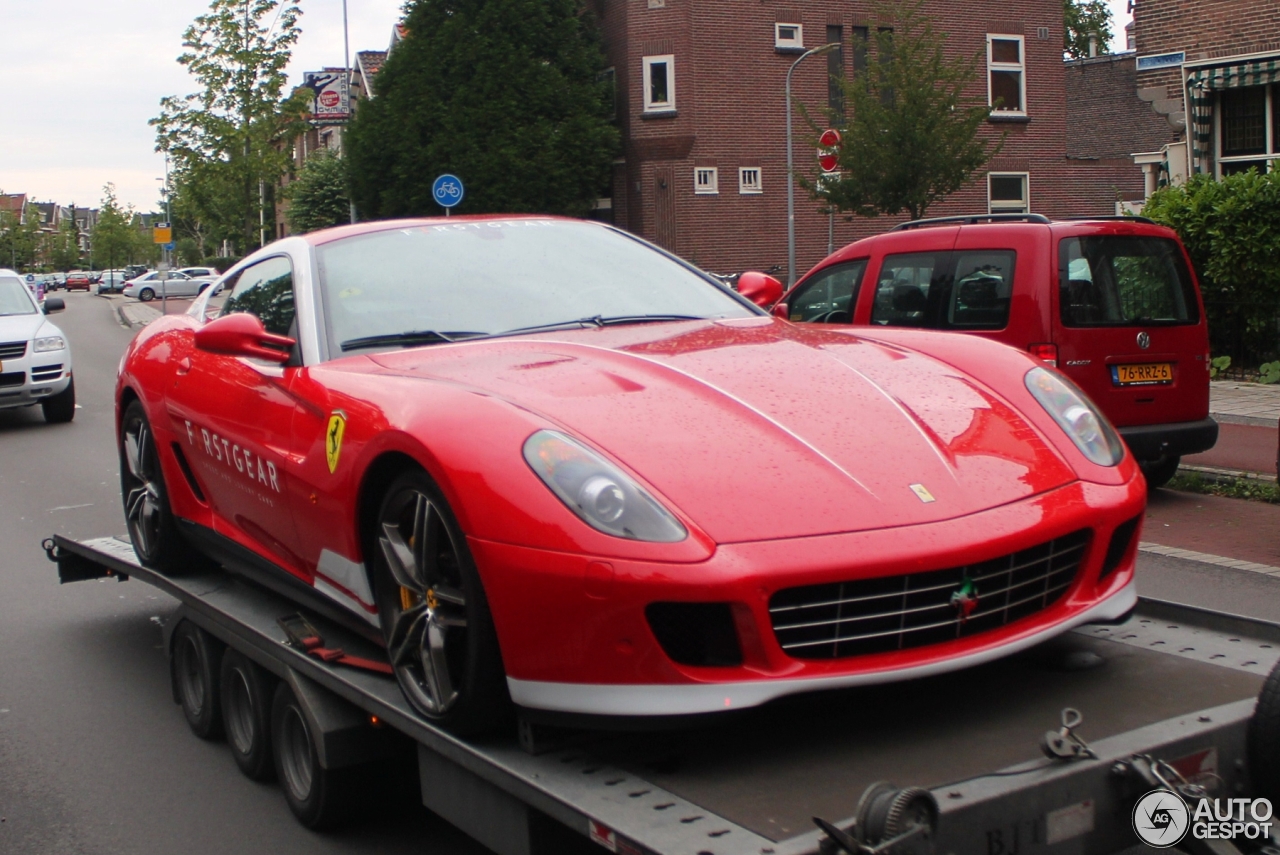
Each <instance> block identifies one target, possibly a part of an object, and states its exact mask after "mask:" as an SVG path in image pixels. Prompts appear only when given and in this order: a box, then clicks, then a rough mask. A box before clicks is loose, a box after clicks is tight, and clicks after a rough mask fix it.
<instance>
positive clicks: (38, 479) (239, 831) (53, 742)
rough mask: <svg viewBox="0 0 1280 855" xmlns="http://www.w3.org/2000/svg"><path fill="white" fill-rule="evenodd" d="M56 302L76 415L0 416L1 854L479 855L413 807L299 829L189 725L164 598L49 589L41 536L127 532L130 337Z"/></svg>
mask: <svg viewBox="0 0 1280 855" xmlns="http://www.w3.org/2000/svg"><path fill="white" fill-rule="evenodd" d="M58 296H60V297H63V298H64V299H65V300H66V302H67V311H66V312H64V313H62V314H58V315H54V316H53V320H54V321H55V322H56V323H57V324H58V325H59V326H61V327H62V329H63V331H64V332H65V333H66V334H67V336H68V337H69V338H70V340H71V346H72V354H73V360H74V363H73V364H74V366H75V378H76V393H77V397H78V399H79V403H80V405H81V407H82V408H81V409H80V410H78V411H77V413H76V418H75V420H74V421H73V422H71V423H70V424H66V425H48V424H45V422H44V418H43V416H42V415H41V413H40V410H39V408H38V407H37V408H34V409H23V410H0V544H3V550H2V551H0V852H3V853H6V855H19V853H22V855H26V853H33V855H34V853H39V855H48V853H58V855H73V853H86V855H99V853H102V855H106V853H122V855H124V853H127V855H150V853H157V855H159V854H160V853H164V855H172V853H182V855H203V853H209V855H215V853H217V855H226V853H264V852H270V853H272V855H288V853H298V855H303V853H306V855H314V854H315V853H337V852H341V853H358V852H379V853H431V855H455V853H456V855H463V853H466V855H478V853H484V852H487V851H488V850H487V849H484V848H483V847H481V846H479V845H478V844H476V843H474V842H472V841H471V840H470V839H469V838H467V837H466V836H464V835H463V834H462V833H461V832H459V831H457V830H456V829H454V828H453V827H452V826H450V825H448V824H447V823H445V822H443V821H441V820H440V819H438V818H436V817H435V816H433V815H432V814H430V813H429V812H427V811H426V810H425V809H423V808H421V807H418V806H416V805H415V803H414V801H413V799H414V798H416V793H415V794H413V795H412V797H411V798H408V799H406V800H405V802H407V803H402V804H400V805H397V806H396V807H395V809H388V810H386V811H384V812H383V815H381V816H378V817H375V818H370V819H368V820H366V821H364V822H362V823H359V824H356V825H355V826H353V827H350V828H348V829H346V830H343V831H340V832H338V833H331V834H325V835H320V834H316V833H313V832H310V831H307V830H306V829H304V828H302V827H301V826H300V825H298V824H297V823H296V822H295V821H294V819H293V816H292V815H291V814H290V813H289V810H288V808H287V807H286V805H285V802H284V797H283V796H281V795H280V793H279V791H278V789H277V788H276V787H275V786H274V785H264V784H257V783H253V782H251V781H249V780H248V779H246V778H244V777H243V776H242V775H241V774H240V773H239V771H238V770H237V769H236V767H235V764H234V763H233V762H232V759H231V757H230V755H229V753H228V751H227V748H226V746H225V745H223V744H222V743H208V742H201V741H200V740H198V739H196V738H195V737H194V736H193V735H192V734H191V732H190V731H189V730H188V729H187V724H186V720H185V719H184V718H183V717H182V712H181V710H180V709H179V707H177V706H176V705H175V704H174V703H173V700H172V696H171V694H170V690H169V679H168V670H167V665H166V662H165V655H164V651H163V649H162V648H161V646H160V644H161V634H160V628H159V625H158V621H159V620H161V619H163V618H164V617H166V616H167V615H168V614H169V613H170V612H171V611H172V610H173V608H174V605H175V604H174V601H173V600H171V599H170V598H168V597H166V596H164V595H163V594H160V593H158V592H157V591H156V590H154V589H153V588H151V587H149V586H147V585H144V584H141V583H138V582H126V583H117V582H112V581H103V582H81V583H78V584H75V585H66V586H59V585H58V581H57V574H56V571H55V569H54V566H53V565H52V564H50V563H49V562H48V561H47V560H46V559H45V556H44V553H43V551H41V549H40V540H41V539H42V538H44V537H47V536H48V535H50V534H52V533H54V532H58V533H60V534H66V535H71V536H79V537H92V536H98V535H103V534H114V533H117V532H121V531H123V530H124V520H123V516H122V513H121V509H120V487H119V480H118V478H119V474H118V473H119V466H118V462H117V457H116V452H115V445H114V439H113V432H112V430H113V429H112V403H111V401H112V389H113V387H114V383H115V371H116V365H117V363H118V362H119V360H120V355H121V353H123V351H124V347H125V345H126V344H127V343H128V341H129V339H130V338H131V337H132V335H133V333H132V331H130V330H126V329H123V328H122V327H121V326H120V325H119V323H118V322H117V320H116V316H115V313H114V311H113V306H112V304H111V301H108V300H105V299H102V298H98V297H96V296H90V295H88V294H81V293H73V294H69V295H68V294H64V293H63V292H58Z"/></svg>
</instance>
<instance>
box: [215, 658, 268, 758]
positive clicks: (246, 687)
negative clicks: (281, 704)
mask: <svg viewBox="0 0 1280 855" xmlns="http://www.w3.org/2000/svg"><path fill="white" fill-rule="evenodd" d="M219 682H220V686H219V691H220V692H221V696H222V726H223V729H224V730H225V731H226V734H227V745H229V746H230V747H231V756H232V757H233V758H234V759H235V761H236V766H238V767H239V768H240V771H241V772H243V773H244V774H245V776H246V777H248V778H250V779H251V780H254V781H270V780H272V779H273V778H275V776H276V767H275V757H274V755H273V754H272V752H271V701H272V697H273V693H274V690H275V678H274V677H273V676H272V675H271V674H270V673H269V672H268V671H267V670H266V669H265V668H263V667H262V666H260V665H258V663H256V662H254V661H253V660H252V659H250V658H249V657H247V656H245V655H244V654H243V653H241V652H240V651H238V650H228V651H227V652H226V653H225V654H224V655H223V657H222V668H221V671H220V680H219Z"/></svg>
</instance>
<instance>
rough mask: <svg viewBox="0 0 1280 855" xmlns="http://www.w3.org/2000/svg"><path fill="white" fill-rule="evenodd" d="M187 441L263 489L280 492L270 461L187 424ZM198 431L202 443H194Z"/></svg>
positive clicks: (229, 441) (274, 466)
mask: <svg viewBox="0 0 1280 855" xmlns="http://www.w3.org/2000/svg"><path fill="white" fill-rule="evenodd" d="M186 424H187V441H188V442H189V443H191V447H192V448H200V447H202V445H203V448H204V452H205V454H207V455H209V456H210V457H212V458H213V459H214V460H217V461H220V462H222V463H225V464H227V466H229V467H231V466H234V467H235V469H236V471H237V472H242V473H244V475H246V476H247V477H248V478H249V480H250V481H256V482H257V483H259V484H262V485H263V486H264V487H269V488H271V489H272V490H274V491H275V492H277V493H279V492H280V480H279V476H278V475H277V473H276V465H275V464H274V463H272V462H271V461H270V460H264V459H263V458H262V456H261V455H259V454H254V453H253V451H251V450H250V449H248V448H241V447H240V445H239V444H237V443H233V442H232V441H231V440H229V439H227V438H226V437H221V436H218V435H217V434H216V433H211V432H210V431H208V430H205V429H204V428H198V427H196V426H194V425H192V424H191V422H190V421H188V422H187V423H186ZM197 430H199V431H200V439H201V440H202V443H198V442H196V431H197Z"/></svg>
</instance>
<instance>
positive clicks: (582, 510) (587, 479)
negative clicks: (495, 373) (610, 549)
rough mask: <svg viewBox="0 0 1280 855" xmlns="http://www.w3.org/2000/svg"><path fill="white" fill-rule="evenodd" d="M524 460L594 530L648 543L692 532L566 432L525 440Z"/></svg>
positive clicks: (544, 432)
mask: <svg viewBox="0 0 1280 855" xmlns="http://www.w3.org/2000/svg"><path fill="white" fill-rule="evenodd" d="M524 459H525V461H526V462H528V464H529V466H530V467H532V468H533V471H534V472H536V473H538V477H539V478H541V479H542V481H543V483H545V484H546V485H547V486H548V487H550V488H551V492H553V493H555V494H556V496H558V497H559V499H560V501H562V502H564V503H565V504H566V505H567V506H568V507H569V510H571V511H573V512H574V513H575V514H577V515H578V516H579V517H581V518H582V521H583V522H585V523H586V524H587V525H589V526H591V527H592V528H594V529H597V530H599V531H602V532H604V533H605V534H612V535H614V536H615V537H625V538H629V539H630V540H644V541H648V542H650V543H675V542H676V541H680V540H684V539H685V538H686V537H688V536H689V533H688V532H687V531H686V530H685V527H684V526H683V525H681V524H680V521H679V520H677V519H676V518H675V517H674V516H672V514H671V512H670V511H668V510H667V509H666V508H664V507H662V505H660V504H658V502H657V501H656V500H654V498H653V497H652V496H650V495H649V494H648V493H647V492H646V491H645V490H644V488H642V487H641V486H640V485H639V484H637V483H636V482H635V481H633V480H631V478H629V477H627V475H626V474H624V473H623V472H622V471H621V470H619V469H618V467H616V466H614V465H613V464H612V463H609V462H608V461H607V460H605V459H603V458H602V457H600V455H598V454H596V453H595V452H594V451H592V450H590V449H589V448H587V447H586V446H584V445H582V444H581V443H579V442H576V441H575V440H572V439H570V438H569V437H567V436H565V435H564V434H562V433H557V432H555V431H549V430H540V431H538V432H537V433H535V434H534V435H533V436H531V437H529V438H528V439H527V440H525V443H524Z"/></svg>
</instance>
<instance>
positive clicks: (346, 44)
mask: <svg viewBox="0 0 1280 855" xmlns="http://www.w3.org/2000/svg"><path fill="white" fill-rule="evenodd" d="M342 64H343V65H345V66H346V67H347V128H343V129H342V156H343V157H344V158H345V157H346V156H347V153H348V152H349V151H350V149H349V148H347V142H348V141H347V130H348V128H349V127H350V125H351V116H352V115H354V114H355V102H354V100H353V99H352V92H351V90H352V88H354V87H353V86H352V84H354V83H355V81H354V80H352V79H351V77H352V75H351V41H350V37H349V33H348V30H347V0H342ZM347 192H348V193H350V192H351V191H350V189H348V190H347ZM348 204H350V206H351V222H353V223H354V222H355V221H356V200H355V199H354V198H352V199H349V200H348Z"/></svg>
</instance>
